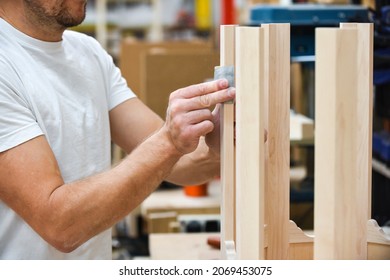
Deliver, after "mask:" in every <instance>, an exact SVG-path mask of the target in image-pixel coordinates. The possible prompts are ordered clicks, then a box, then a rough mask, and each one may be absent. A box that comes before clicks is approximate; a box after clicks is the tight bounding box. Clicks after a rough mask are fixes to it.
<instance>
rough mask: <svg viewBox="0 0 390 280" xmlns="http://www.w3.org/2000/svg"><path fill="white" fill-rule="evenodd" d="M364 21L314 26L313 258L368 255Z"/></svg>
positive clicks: (367, 48) (366, 40)
mask: <svg viewBox="0 0 390 280" xmlns="http://www.w3.org/2000/svg"><path fill="white" fill-rule="evenodd" d="M364 25H366V24H364ZM364 25H361V27H357V26H360V24H359V25H357V26H353V25H350V26H344V27H343V28H341V29H330V28H318V29H317V30H316V69H315V70H316V118H315V121H316V131H315V221H314V227H315V228H314V231H315V242H314V257H315V259H367V215H368V213H369V210H368V199H367V197H368V184H369V182H368V180H369V178H370V175H369V174H368V173H366V174H365V175H362V174H361V173H362V172H371V166H370V162H371V158H370V157H369V155H370V153H371V152H370V151H369V150H370V149H371V146H370V143H371V140H370V135H371V131H368V130H369V129H368V127H369V128H371V125H370V124H369V122H370V119H371V117H372V116H371V112H370V109H367V107H366V106H370V104H372V102H371V101H369V100H370V99H371V98H372V97H371V96H370V95H371V92H370V91H371V90H370V88H371V86H370V85H369V83H370V82H371V81H372V77H370V75H371V74H372V70H370V67H372V65H369V64H370V59H369V57H370V56H372V52H371V51H372V48H371V47H370V46H369V45H370V42H372V39H371V37H372V33H371V32H370V30H371V28H368V27H367V26H368V25H369V24H368V25H366V27H365V26H364ZM370 52H371V53H370ZM365 95H366V96H365ZM367 98H368V99H367ZM367 101H368V103H365V102H367Z"/></svg>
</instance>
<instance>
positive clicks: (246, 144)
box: [236, 27, 265, 259]
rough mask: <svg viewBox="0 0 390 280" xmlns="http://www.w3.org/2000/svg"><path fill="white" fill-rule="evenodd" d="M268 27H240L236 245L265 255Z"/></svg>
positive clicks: (242, 252) (248, 253) (246, 255)
mask: <svg viewBox="0 0 390 280" xmlns="http://www.w3.org/2000/svg"><path fill="white" fill-rule="evenodd" d="M263 40H264V30H263V29H262V28H259V27H238V28H237V30H236V70H237V71H236V90H237V95H236V158H237V165H236V172H237V173H236V186H237V188H236V215H237V219H236V245H237V246H236V248H237V258H238V259H264V180H265V173H264V118H263V115H264V106H265V104H264V101H263V98H264V85H263V84H262V81H263V80H264V47H263V44H262V42H263Z"/></svg>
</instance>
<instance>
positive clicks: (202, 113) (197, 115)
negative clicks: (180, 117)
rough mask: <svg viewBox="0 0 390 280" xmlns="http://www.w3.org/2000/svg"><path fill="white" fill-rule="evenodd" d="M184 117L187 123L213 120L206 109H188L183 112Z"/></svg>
mask: <svg viewBox="0 0 390 280" xmlns="http://www.w3.org/2000/svg"><path fill="white" fill-rule="evenodd" d="M184 118H185V121H186V122H187V123H189V124H197V123H200V122H202V121H205V120H209V121H213V115H212V114H211V112H210V110H208V109H202V110H195V111H190V112H188V113H186V114H185V116H184Z"/></svg>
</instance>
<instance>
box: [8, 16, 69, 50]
mask: <svg viewBox="0 0 390 280" xmlns="http://www.w3.org/2000/svg"><path fill="white" fill-rule="evenodd" d="M0 32H5V33H7V34H8V35H9V36H13V37H14V38H15V39H16V40H17V41H18V42H19V43H21V44H22V45H25V46H30V47H33V48H38V49H41V50H45V51H57V50H60V49H61V48H62V43H63V41H62V40H61V41H59V42H46V41H42V40H38V39H35V38H33V37H31V36H28V35H27V34H25V33H23V32H21V31H19V30H18V29H16V28H15V27H13V26H12V25H11V24H9V23H8V22H7V21H5V20H4V19H2V18H0Z"/></svg>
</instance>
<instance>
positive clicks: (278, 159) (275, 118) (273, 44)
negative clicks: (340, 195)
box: [262, 24, 290, 259]
mask: <svg viewBox="0 0 390 280" xmlns="http://www.w3.org/2000/svg"><path fill="white" fill-rule="evenodd" d="M262 28H264V31H265V37H264V44H265V67H266V71H265V78H264V80H263V81H262V82H264V83H265V84H266V85H265V86H266V92H265V95H266V96H267V97H266V100H268V102H267V105H268V112H267V113H268V114H267V117H266V121H267V123H266V125H265V126H266V129H267V130H268V141H267V143H266V153H267V163H266V167H265V170H266V171H265V172H266V174H267V179H266V187H265V202H266V209H265V223H266V224H267V227H268V230H269V234H268V248H267V259H288V227H289V217H290V213H289V203H290V196H289V193H290V171H289V170H290V25H289V24H263V25H262Z"/></svg>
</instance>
